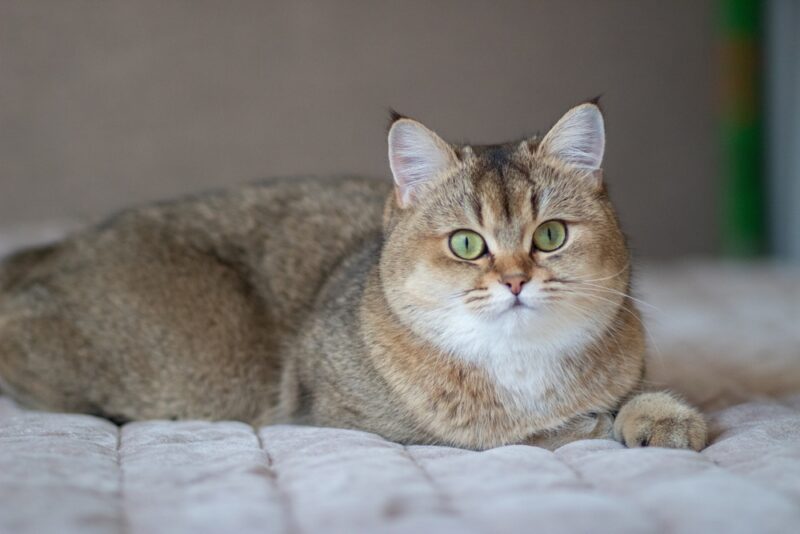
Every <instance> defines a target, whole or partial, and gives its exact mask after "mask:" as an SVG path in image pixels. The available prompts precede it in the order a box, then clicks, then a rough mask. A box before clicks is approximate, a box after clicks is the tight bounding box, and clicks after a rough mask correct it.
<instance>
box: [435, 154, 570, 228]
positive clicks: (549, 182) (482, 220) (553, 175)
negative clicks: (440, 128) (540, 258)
mask: <svg viewBox="0 0 800 534" xmlns="http://www.w3.org/2000/svg"><path fill="white" fill-rule="evenodd" d="M527 148H528V147H524V146H521V145H520V143H507V144H502V145H483V146H470V147H469V148H467V147H461V150H462V151H464V152H462V154H464V153H465V152H466V153H468V152H472V154H471V157H470V158H469V159H466V160H464V163H465V165H463V166H462V169H461V171H460V172H459V173H457V174H456V175H455V176H452V177H451V179H450V180H449V181H448V183H446V184H442V185H443V187H441V188H440V189H439V191H440V192H441V193H442V194H443V197H439V198H438V199H437V201H435V202H434V203H433V205H432V207H433V209H434V211H435V214H434V217H435V218H436V219H437V222H439V223H440V224H443V225H450V226H452V225H469V226H474V227H477V228H487V229H491V230H492V231H496V232H499V233H509V232H510V233H513V234H515V235H516V234H517V233H519V232H520V231H522V229H523V228H524V227H527V226H528V225H530V224H531V223H533V222H534V221H536V220H537V219H539V218H541V217H542V216H547V217H551V218H552V217H563V218H570V217H573V216H578V215H581V216H582V215H583V214H582V213H580V214H579V213H576V209H577V208H578V207H579V206H582V205H585V198H584V197H585V194H584V193H585V192H584V191H583V190H582V189H583V188H581V187H580V184H578V183H575V182H574V181H573V180H571V179H569V178H568V177H565V176H562V175H560V174H559V172H558V171H557V170H556V169H554V168H552V167H549V166H547V165H545V164H543V163H541V162H538V161H537V160H536V158H534V157H532V155H531V154H532V149H527Z"/></svg>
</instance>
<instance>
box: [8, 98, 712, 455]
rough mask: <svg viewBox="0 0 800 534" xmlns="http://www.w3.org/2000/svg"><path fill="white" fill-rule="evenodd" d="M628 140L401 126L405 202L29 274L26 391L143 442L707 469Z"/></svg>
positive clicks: (238, 194) (206, 218)
mask: <svg viewBox="0 0 800 534" xmlns="http://www.w3.org/2000/svg"><path fill="white" fill-rule="evenodd" d="M604 135H605V134H604V129H603V117H602V114H601V113H600V110H599V109H598V108H597V106H595V105H594V104H591V103H587V104H583V105H580V106H578V107H576V108H573V109H572V110H570V111H569V112H568V113H567V114H566V115H565V116H564V117H563V118H562V119H561V120H560V121H559V122H558V123H557V124H556V125H555V126H554V127H553V128H552V129H551V130H550V132H549V133H548V134H547V135H545V136H544V138H543V139H541V140H537V139H527V140H523V141H521V142H516V143H509V144H504V145H493V146H455V145H450V144H448V143H446V142H444V141H443V140H442V139H440V138H439V137H438V136H437V135H436V134H434V133H433V132H431V131H430V130H428V129H427V128H426V127H424V126H423V125H421V124H420V123H418V122H416V121H413V120H411V119H408V118H404V117H400V116H396V117H394V120H393V123H392V126H391V129H390V131H389V162H390V166H391V170H392V173H393V175H394V188H393V190H392V189H391V188H390V187H388V185H384V184H383V183H381V182H377V181H370V180H363V179H356V178H339V179H329V180H317V179H283V180H270V181H267V182H264V183H262V184H259V185H253V186H249V187H244V188H240V189H237V190H233V191H228V192H223V193H214V194H209V195H205V196H199V197H195V198H189V199H184V200H180V201H177V202H172V203H162V204H158V205H154V206H150V207H144V208H140V209H135V210H131V211H126V212H124V213H121V214H120V215H117V216H116V217H114V218H112V219H110V220H109V221H107V222H106V223H105V224H103V225H101V226H98V227H95V228H91V229H89V230H86V231H83V232H81V233H78V234H76V235H74V236H72V237H70V238H68V239H66V240H64V241H63V242H60V243H57V244H54V245H51V246H46V247H42V248H38V249H33V250H28V251H23V252H21V253H18V254H17V255H15V256H13V257H11V258H10V259H8V260H7V261H6V262H5V264H4V265H3V267H2V270H0V377H2V387H3V390H4V391H6V392H8V393H10V394H12V395H13V396H15V397H16V398H17V399H18V400H19V401H21V402H22V403H24V404H27V405H29V406H31V407H35V408H40V409H46V410H69V411H81V412H88V413H94V414H99V415H103V416H106V417H109V418H112V419H116V420H119V421H126V420H132V419H149V418H207V419H240V420H244V421H248V422H251V423H253V424H266V423H273V422H294V423H305V424H314V425H329V426H338V427H349V428H357V429H363V430H368V431H371V432H376V433H378V434H381V435H383V436H385V437H386V438H389V439H392V440H396V441H400V442H406V443H439V444H447V445H456V446H461V447H469V448H474V449H485V448H488V447H495V446H498V445H503V444H509V443H531V444H537V445H541V446H546V447H551V448H552V447H556V446H558V445H560V444H562V443H565V442H568V441H571V440H575V439H580V438H587V437H607V436H611V435H613V436H615V437H616V438H617V439H620V440H622V441H623V442H624V443H626V444H627V445H629V446H640V445H648V444H649V445H658V446H667V447H691V448H693V449H700V448H701V447H702V446H703V445H704V443H705V439H706V429H705V423H704V422H703V419H702V417H701V416H700V414H699V413H698V412H697V411H695V410H694V409H693V408H691V407H689V406H687V405H686V404H684V403H682V402H681V401H679V400H678V399H676V398H674V397H672V396H670V395H668V394H665V393H643V392H641V391H640V386H641V382H642V376H643V372H644V362H643V355H644V351H645V346H644V341H643V334H642V326H641V322H640V319H639V313H638V311H637V309H636V307H635V305H634V303H633V301H632V299H631V298H630V297H628V296H627V295H628V293H629V291H630V288H629V272H630V269H629V261H630V260H629V257H628V251H627V249H626V245H625V240H624V237H623V235H622V233H621V232H620V229H619V227H618V223H617V218H616V216H615V213H614V209H613V208H612V206H611V203H610V202H609V199H608V196H607V194H606V191H605V188H604V186H603V180H602V171H601V169H600V167H601V160H602V156H603V150H604V144H605V137H604ZM615 415H616V420H614V416H615Z"/></svg>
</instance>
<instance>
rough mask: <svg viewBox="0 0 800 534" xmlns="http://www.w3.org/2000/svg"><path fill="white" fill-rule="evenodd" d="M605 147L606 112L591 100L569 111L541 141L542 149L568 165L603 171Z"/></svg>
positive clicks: (543, 154)
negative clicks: (604, 120) (604, 121)
mask: <svg viewBox="0 0 800 534" xmlns="http://www.w3.org/2000/svg"><path fill="white" fill-rule="evenodd" d="M605 147H606V133H605V125H604V123H603V113H602V112H601V111H600V108H599V107H598V106H597V104H596V103H595V102H590V103H586V104H581V105H579V106H576V107H574V108H572V109H571V110H569V111H567V113H566V114H564V116H563V117H561V119H560V120H559V121H558V122H557V123H556V125H555V126H553V127H552V128H551V129H550V131H549V132H547V135H545V136H544V139H542V142H541V143H539V147H538V153H539V155H541V156H543V157H545V158H553V159H555V160H558V161H559V162H561V163H563V164H564V165H567V166H568V167H572V168H575V169H581V170H586V171H588V172H595V171H600V167H601V166H602V163H603V153H604V152H605Z"/></svg>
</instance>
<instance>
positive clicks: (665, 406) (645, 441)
mask: <svg viewBox="0 0 800 534" xmlns="http://www.w3.org/2000/svg"><path fill="white" fill-rule="evenodd" d="M614 434H615V437H616V438H617V439H619V440H620V441H622V442H623V443H624V444H625V445H627V446H628V447H668V448H672V449H693V450H696V451H699V450H701V449H702V448H703V447H704V446H705V444H706V423H705V420H704V419H703V416H702V415H701V414H700V413H699V412H698V411H697V410H695V409H694V408H692V407H690V406H688V405H686V404H684V403H682V402H680V401H678V400H676V399H674V398H672V397H671V396H669V395H667V394H645V395H640V396H639V397H636V398H634V399H632V400H631V401H630V402H629V403H627V404H626V405H625V406H624V407H623V408H622V410H620V412H619V414H618V415H617V420H616V421H615V425H614Z"/></svg>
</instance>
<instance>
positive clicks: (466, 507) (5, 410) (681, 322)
mask: <svg viewBox="0 0 800 534" xmlns="http://www.w3.org/2000/svg"><path fill="white" fill-rule="evenodd" d="M3 243H4V242H3V240H2V239H0V252H2V248H3ZM5 243H6V246H7V243H8V241H6V242H5ZM637 286H638V287H639V289H640V291H639V294H640V295H641V296H642V298H643V299H644V300H645V301H647V302H648V303H650V304H651V305H652V307H651V306H645V309H644V311H645V313H646V315H647V316H648V319H647V324H648V326H649V330H650V336H651V345H652V347H653V358H652V362H651V369H652V376H651V379H652V380H653V381H655V382H661V383H666V384H668V385H669V386H670V387H672V388H673V389H674V390H676V391H679V392H682V393H683V394H685V395H686V396H688V397H689V398H691V399H692V400H694V401H695V402H698V403H699V404H702V406H703V407H704V408H705V409H706V411H707V414H708V417H709V420H710V422H711V428H712V442H711V444H710V446H709V447H708V448H706V449H705V450H704V451H702V452H701V453H695V452H691V451H676V450H666V449H655V448H648V449H638V450H629V449H626V448H624V447H623V446H622V445H620V444H618V443H615V442H612V441H604V440H592V441H580V442H575V443H572V444H569V445H567V446H564V447H562V448H561V449H559V450H557V451H555V452H548V451H545V450H542V449H538V448H534V447H526V446H512V447H501V448H497V449H493V450H490V451H486V452H471V451H466V450H460V449H451V448H445V447H430V446H412V447H403V446H401V445H397V444H395V443H390V442H387V441H386V440H384V439H382V438H380V437H378V436H375V435H372V434H366V433H362V432H355V431H349V430H338V429H326V428H309V427H306V428H304V427H291V426H279V427H265V428H261V429H254V428H252V427H250V426H247V425H244V424H242V423H236V422H221V423H208V422H194V421H186V422H166V421H152V422H140V423H132V424H128V425H125V426H124V427H122V428H117V427H116V426H114V425H113V424H111V423H109V422H107V421H104V420H102V419H98V418H95V417H90V416H84V415H63V414H45V413H35V412H28V411H23V410H20V409H19V408H17V407H16V406H14V405H13V403H12V402H11V401H10V400H8V399H0V532H14V533H27V532H30V533H34V532H35V533H39V532H59V533H71V532H104V533H105V532H120V533H142V534H145V533H148V534H149V533H158V532H169V533H180V532H186V533H189V532H191V533H198V532H242V533H249V532H286V533H292V534H294V533H303V532H326V533H327V532H334V533H335V532H341V533H353V532H414V533H417V532H459V533H462V532H485V533H501V532H591V533H601V532H609V533H611V532H613V533H626V532H631V533H639V532H703V533H706V532H743V533H745V532H747V533H750V532H764V533H768V532H800V272H798V271H797V270H793V269H790V268H781V267H776V266H769V265H736V264H720V263H697V262H695V263H686V264H679V265H678V264H673V265H661V266H650V267H646V268H643V269H642V270H641V272H640V275H639V277H638V282H637Z"/></svg>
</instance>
